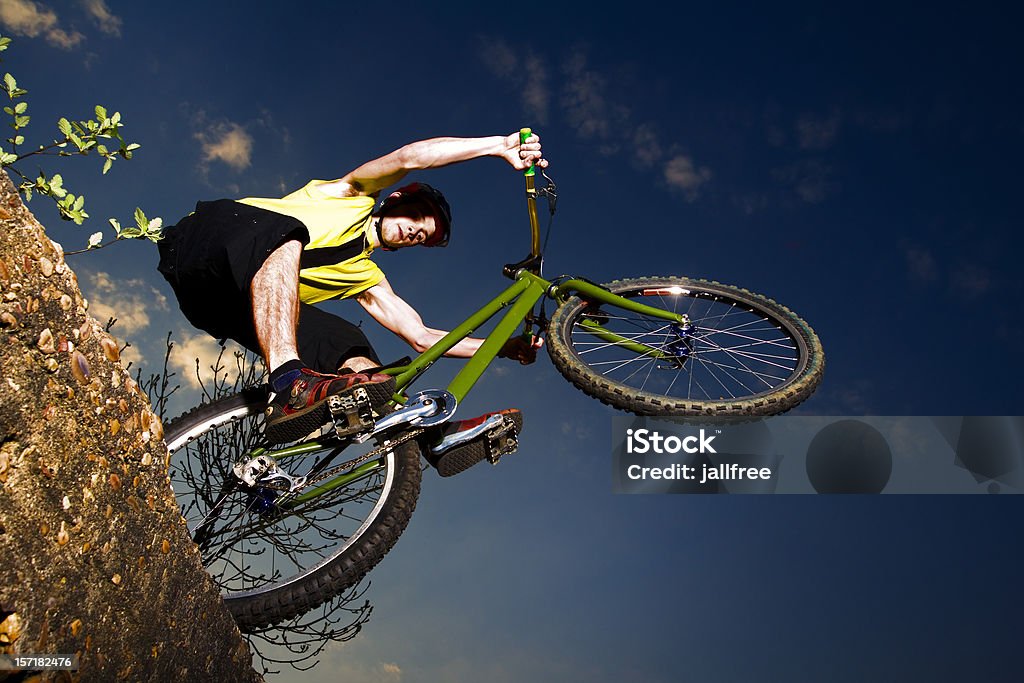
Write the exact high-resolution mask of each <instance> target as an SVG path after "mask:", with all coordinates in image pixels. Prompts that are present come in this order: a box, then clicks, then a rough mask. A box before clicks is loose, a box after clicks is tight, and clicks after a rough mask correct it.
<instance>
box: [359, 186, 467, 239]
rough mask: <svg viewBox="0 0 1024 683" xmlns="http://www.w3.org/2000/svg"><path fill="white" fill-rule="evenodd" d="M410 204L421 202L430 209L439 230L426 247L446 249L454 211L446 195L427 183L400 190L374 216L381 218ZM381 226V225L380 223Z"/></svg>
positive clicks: (387, 198) (383, 202)
mask: <svg viewBox="0 0 1024 683" xmlns="http://www.w3.org/2000/svg"><path fill="white" fill-rule="evenodd" d="M409 202H420V203H423V204H426V205H427V206H428V207H430V210H431V213H432V214H433V216H434V224H435V225H436V226H437V229H436V230H434V234H433V235H431V236H430V239H428V240H427V241H426V242H424V243H423V246H425V247H446V246H448V237H449V236H450V235H451V230H452V209H451V207H450V206H448V201H447V200H446V199H445V198H444V195H443V194H441V193H440V192H438V191H437V190H435V189H434V188H433V187H431V186H430V185H427V184H426V183H410V184H408V185H405V186H403V187H400V188H398V189H397V190H395V191H394V192H392V193H391V194H389V195H388V196H387V197H385V198H384V201H382V202H381V203H380V206H378V207H377V210H376V211H374V215H376V216H381V215H383V214H384V213H385V212H386V211H389V210H391V209H394V208H395V207H396V206H399V205H401V204H405V203H409ZM378 225H379V223H378Z"/></svg>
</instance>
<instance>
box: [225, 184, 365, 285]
mask: <svg viewBox="0 0 1024 683" xmlns="http://www.w3.org/2000/svg"><path fill="white" fill-rule="evenodd" d="M327 182H331V181H327V180H311V181H310V182H309V183H307V184H306V185H305V187H302V188H301V189H298V190H296V191H295V192H292V193H291V194H289V195H286V196H284V197H282V198H281V199H269V198H261V197H246V198H245V199H239V200H238V201H239V202H241V203H242V204H248V205H249V206H255V207H257V208H260V209H267V210H268V211H274V212H276V213H280V214H284V215H286V216H291V217H292V218H297V219H298V220H300V221H301V222H302V224H303V225H305V226H306V229H307V230H309V244H307V245H306V246H305V248H304V249H303V252H302V262H301V270H300V272H299V298H300V299H301V300H302V301H303V302H304V303H308V304H315V303H317V302H319V301H326V300H327V299H343V298H347V297H352V296H355V295H357V294H359V293H361V292H364V291H366V290H367V289H369V288H370V287H373V286H374V285H376V284H378V283H379V282H380V281H381V280H383V279H384V273H383V271H381V269H380V268H378V267H377V264H376V263H374V262H373V261H371V260H370V254H371V253H373V248H372V247H370V243H369V239H368V235H369V233H368V231H369V230H372V229H373V220H372V219H373V216H372V215H371V213H372V212H373V207H374V204H375V203H376V202H375V201H374V199H373V197H333V196H331V195H328V194H326V193H324V192H323V191H322V190H320V188H319V186H320V185H323V184H324V183H327Z"/></svg>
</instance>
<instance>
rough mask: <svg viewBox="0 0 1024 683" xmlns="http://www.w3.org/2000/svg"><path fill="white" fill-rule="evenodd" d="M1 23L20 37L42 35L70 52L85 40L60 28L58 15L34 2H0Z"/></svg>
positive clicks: (24, 0) (26, 0)
mask: <svg viewBox="0 0 1024 683" xmlns="http://www.w3.org/2000/svg"><path fill="white" fill-rule="evenodd" d="M0 23H3V25H4V26H6V27H7V29H8V30H9V31H10V32H11V33H13V34H15V35H19V36H27V37H29V38H35V37H37V36H40V35H42V36H43V37H45V38H46V40H47V42H49V43H50V44H51V45H55V46H57V47H60V48H63V49H65V50H69V49H71V48H73V47H75V46H76V45H78V44H79V43H80V42H82V40H83V39H84V38H85V36H83V35H82V34H81V33H79V32H77V31H67V30H65V29H63V28H61V27H60V26H58V19H57V13H56V12H54V11H53V10H51V9H49V8H48V7H46V6H45V5H41V4H38V3H35V2H32V0H0Z"/></svg>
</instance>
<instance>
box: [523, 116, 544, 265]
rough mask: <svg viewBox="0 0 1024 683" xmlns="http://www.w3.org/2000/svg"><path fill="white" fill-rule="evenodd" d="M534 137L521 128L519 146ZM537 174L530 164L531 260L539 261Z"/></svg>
mask: <svg viewBox="0 0 1024 683" xmlns="http://www.w3.org/2000/svg"><path fill="white" fill-rule="evenodd" d="M531 135H533V131H532V130H531V129H529V128H521V129H520V130H519V144H522V143H524V142H526V140H527V139H528V138H529V137H530V136H531ZM536 173H537V167H536V164H530V167H529V168H528V169H526V171H525V173H524V176H525V177H526V208H527V210H528V211H529V213H530V258H531V259H539V257H540V221H538V220H537V188H536V186H535V185H534V176H535V175H536ZM539 271H540V264H539V263H538V264H537V270H536V271H534V272H539Z"/></svg>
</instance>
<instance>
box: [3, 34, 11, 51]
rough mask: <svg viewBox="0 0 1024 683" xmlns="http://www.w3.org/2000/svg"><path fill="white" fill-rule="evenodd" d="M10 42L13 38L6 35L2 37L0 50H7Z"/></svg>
mask: <svg viewBox="0 0 1024 683" xmlns="http://www.w3.org/2000/svg"><path fill="white" fill-rule="evenodd" d="M10 44H11V39H10V38H8V37H6V36H4V37H2V38H0V52H3V51H4V50H6V49H7V46H8V45H10Z"/></svg>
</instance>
